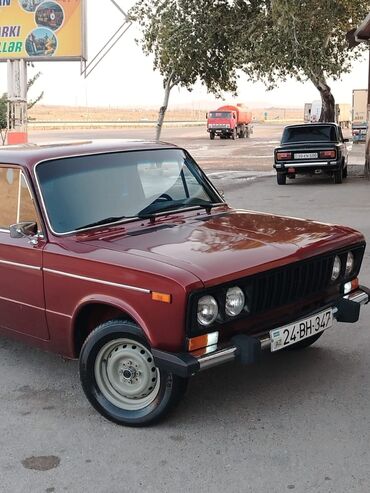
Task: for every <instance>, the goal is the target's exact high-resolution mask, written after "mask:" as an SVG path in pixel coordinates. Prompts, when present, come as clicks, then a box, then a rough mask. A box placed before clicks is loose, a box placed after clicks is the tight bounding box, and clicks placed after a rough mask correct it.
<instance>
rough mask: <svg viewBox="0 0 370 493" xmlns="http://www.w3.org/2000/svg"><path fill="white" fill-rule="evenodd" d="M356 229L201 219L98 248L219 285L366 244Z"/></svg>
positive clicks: (254, 217)
mask: <svg viewBox="0 0 370 493" xmlns="http://www.w3.org/2000/svg"><path fill="white" fill-rule="evenodd" d="M362 239H363V237H362V235H361V234H360V233H358V232H356V231H354V230H352V229H349V228H344V227H340V226H334V225H329V224H323V223H317V222H314V221H305V220H302V219H295V218H289V217H282V216H274V215H270V214H262V213H256V212H249V211H238V210H228V211H227V212H224V213H221V214H220V213H213V214H210V215H207V214H202V215H201V216H198V217H191V218H187V219H186V220H185V221H184V220H183V221H176V220H172V221H171V216H168V217H167V218H166V220H165V221H162V222H161V223H160V224H158V223H156V225H155V226H153V227H152V228H150V227H149V226H145V227H143V226H141V229H138V230H135V231H134V232H132V231H131V232H130V233H127V232H126V233H122V235H117V232H116V235H115V236H113V235H112V236H111V237H109V236H108V237H104V236H102V237H101V239H99V240H93V239H91V240H89V241H88V243H89V244H90V245H91V244H95V246H96V247H98V248H100V249H101V248H103V249H109V250H115V251H122V252H126V253H129V254H130V255H135V256H136V257H137V258H139V257H145V258H148V259H151V260H156V261H158V262H161V263H166V264H169V265H172V266H175V267H177V268H181V269H184V270H186V271H188V272H191V273H192V274H194V275H195V276H197V277H198V278H199V279H200V280H202V281H203V283H204V284H205V285H213V284H218V283H220V282H227V281H228V280H232V279H236V278H238V277H242V276H247V275H251V274H254V273H257V272H260V271H263V270H267V269H271V268H274V267H278V266H280V265H284V264H287V263H291V262H294V261H298V260H302V259H305V258H308V257H311V256H315V255H319V254H321V253H324V252H327V251H330V250H332V249H334V248H340V247H342V246H344V245H350V244H353V243H356V242H358V241H361V240H362Z"/></svg>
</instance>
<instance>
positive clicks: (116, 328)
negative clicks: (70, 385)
mask: <svg viewBox="0 0 370 493" xmlns="http://www.w3.org/2000/svg"><path fill="white" fill-rule="evenodd" d="M115 341H116V345H115ZM131 341H132V343H131ZM110 347H111V348H112V349H111V352H110V353H109V356H108V357H107V356H106V355H107V352H105V351H106V348H110ZM125 348H126V349H125ZM118 349H119V350H120V352H117V351H118ZM125 351H131V353H130V352H128V353H127V354H128V356H127V355H126V356H125V354H126V353H125ZM121 354H122V356H121ZM130 354H131V355H130ZM132 355H133V356H132ZM148 356H149V358H148ZM150 356H151V353H150V346H149V344H148V343H147V342H146V340H145V338H144V337H143V333H142V331H141V330H140V328H139V327H138V326H136V325H135V324H133V323H132V322H128V321H125V320H111V321H109V322H106V323H103V324H102V325H99V326H98V327H97V328H96V329H95V330H93V332H91V334H90V335H89V336H88V338H87V339H86V341H85V343H84V345H83V347H82V350H81V354H80V379H81V384H82V388H83V390H84V392H85V395H86V397H87V398H88V400H89V401H90V403H91V404H92V406H93V407H94V408H95V409H96V410H97V411H98V412H99V413H100V414H101V415H102V416H104V417H105V418H107V419H109V420H110V421H113V422H114V423H117V424H119V425H126V426H147V425H151V424H153V423H155V422H157V421H158V420H160V419H161V418H163V417H164V416H165V415H166V414H167V413H168V412H169V411H170V410H171V409H173V408H174V407H175V406H176V404H178V402H179V401H180V399H181V398H182V396H183V395H184V393H185V391H186V388H187V383H188V380H187V379H185V378H181V377H178V376H177V375H174V374H172V373H169V372H167V371H163V370H161V369H158V368H156V367H155V365H154V362H152V357H151V358H150ZM104 357H106V359H104ZM125 357H126V358H129V359H131V360H133V361H130V360H128V365H130V367H129V368H127V370H128V372H130V371H132V372H135V368H134V366H136V368H139V369H140V370H139V371H137V374H136V373H135V375H133V373H131V375H129V379H130V380H127V378H126V375H125V372H126V366H125V365H126V363H123V361H125V362H126V361H127V360H126V359H125ZM109 360H111V365H110V371H111V372H112V375H113V374H114V379H115V382H113V380H111V378H110V377H109V375H108V371H109V370H108V368H109ZM141 360H142V365H141V366H140V362H141ZM100 361H101V367H102V368H103V369H104V368H105V370H106V372H107V375H108V378H107V379H104V375H103V376H102V374H100V372H99V362H100ZM107 361H108V363H107ZM147 361H148V362H149V363H147ZM103 363H104V364H103ZM136 363H138V365H139V366H138V365H137V364H136ZM151 365H153V367H151ZM95 366H96V368H95ZM146 367H151V368H150V370H151V371H153V374H152V373H150V374H148V373H146ZM118 368H121V369H120V370H119V371H118ZM153 368H155V370H153ZM113 370H114V371H113ZM118 374H119V375H118ZM142 375H144V376H142ZM135 377H137V378H135ZM144 377H146V378H144ZM151 377H153V379H152V378H151ZM139 379H140V380H139ZM154 379H156V383H155V384H152V383H150V382H152V381H154ZM118 380H120V382H118ZM135 380H136V381H138V383H136V382H135ZM98 381H100V382H101V383H100V384H99V383H98ZM142 381H144V384H143V383H142ZM107 382H108V383H107ZM111 382H113V383H111ZM148 382H149V383H148ZM130 385H131V386H132V385H133V387H130ZM143 385H144V386H145V385H154V390H152V391H151V392H150V393H149V395H148V396H145V395H144V394H143V395H139V396H136V395H135V396H134V397H132V396H131V395H127V392H126V395H124V393H123V392H124V391H125V390H127V389H129V390H128V392H131V391H135V386H137V387H138V390H139V391H140V392H142V391H143ZM104 386H106V388H104ZM109 386H110V387H111V389H112V392H111V394H109ZM117 386H119V387H118V389H119V391H120V392H118V391H117ZM107 389H108V390H107ZM149 390H150V387H149ZM107 393H108V394H109V396H110V395H112V397H111V398H108V397H107ZM117 396H118V397H117ZM138 399H139V400H138ZM151 399H152V400H151ZM140 400H141V401H143V406H142V407H140V405H141V403H140ZM114 401H116V402H114ZM117 402H119V403H122V406H119V405H117ZM135 407H137V409H136V408H135ZM133 408H134V409H133Z"/></svg>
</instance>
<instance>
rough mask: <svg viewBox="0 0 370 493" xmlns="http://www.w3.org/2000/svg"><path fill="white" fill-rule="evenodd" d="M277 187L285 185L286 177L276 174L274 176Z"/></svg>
mask: <svg viewBox="0 0 370 493" xmlns="http://www.w3.org/2000/svg"><path fill="white" fill-rule="evenodd" d="M276 178H277V182H278V185H285V184H286V175H285V174H284V173H278V174H277V175H276Z"/></svg>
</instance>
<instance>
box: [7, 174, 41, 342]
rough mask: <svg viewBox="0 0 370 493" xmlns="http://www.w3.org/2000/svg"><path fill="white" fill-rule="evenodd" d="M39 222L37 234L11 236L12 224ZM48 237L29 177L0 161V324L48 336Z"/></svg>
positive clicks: (27, 333)
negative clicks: (44, 256)
mask: <svg viewBox="0 0 370 493" xmlns="http://www.w3.org/2000/svg"><path fill="white" fill-rule="evenodd" d="M23 221H24V222H26V221H30V222H36V223H37V227H38V231H39V232H40V234H39V235H37V237H35V238H33V239H32V238H30V237H22V238H11V236H10V226H11V225H12V224H15V223H20V222H23ZM44 246H45V240H44V238H43V236H42V232H41V222H40V221H39V217H38V214H37V211H36V208H35V204H34V201H33V199H32V195H31V192H30V189H29V186H28V182H27V179H26V177H25V175H24V173H23V172H22V171H21V169H20V168H19V167H16V166H10V165H1V164H0V327H1V328H3V329H8V330H12V331H16V332H19V333H23V334H26V335H27V336H31V337H36V338H39V339H48V338H49V336H48V330H47V323H46V316H45V301H44V287H43V273H42V252H43V248H44Z"/></svg>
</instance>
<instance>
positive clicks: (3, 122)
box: [0, 72, 44, 145]
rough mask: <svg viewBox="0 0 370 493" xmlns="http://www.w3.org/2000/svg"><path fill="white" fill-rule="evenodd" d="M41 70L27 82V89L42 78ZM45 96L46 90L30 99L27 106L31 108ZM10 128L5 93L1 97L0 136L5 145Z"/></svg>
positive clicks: (6, 95)
mask: <svg viewBox="0 0 370 493" xmlns="http://www.w3.org/2000/svg"><path fill="white" fill-rule="evenodd" d="M40 76H41V72H37V74H35V75H34V76H33V77H31V78H30V79H29V80H28V82H27V91H28V90H29V89H30V88H31V87H32V86H33V85H34V84H35V82H36V81H37V80H38V79H39V78H40ZM43 97H44V91H42V92H41V93H40V94H39V95H38V96H37V97H36V98H35V99H31V100H30V101H28V104H27V108H28V109H31V108H33V107H34V106H35V104H37V103H38V102H39V101H41V99H42V98H43ZM7 129H8V94H7V93H6V92H4V94H3V95H2V96H1V98H0V138H1V141H2V144H3V145H5V141H6V136H7Z"/></svg>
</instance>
